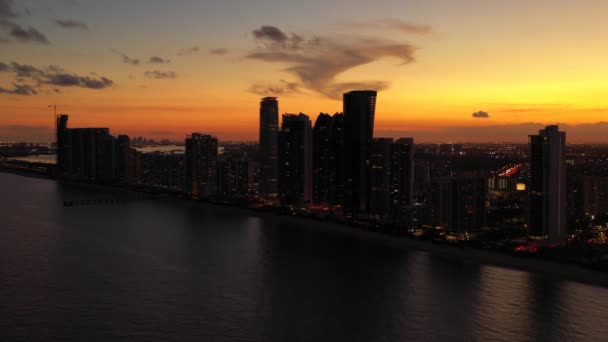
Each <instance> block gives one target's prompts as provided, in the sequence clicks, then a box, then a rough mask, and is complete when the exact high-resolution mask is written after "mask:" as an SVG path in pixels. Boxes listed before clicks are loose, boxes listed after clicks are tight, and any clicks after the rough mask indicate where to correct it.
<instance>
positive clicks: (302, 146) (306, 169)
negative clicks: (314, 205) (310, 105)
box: [279, 113, 312, 208]
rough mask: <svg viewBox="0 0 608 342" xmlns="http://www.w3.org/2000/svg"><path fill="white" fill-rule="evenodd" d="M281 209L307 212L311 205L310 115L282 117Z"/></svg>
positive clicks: (280, 139)
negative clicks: (301, 209) (304, 209)
mask: <svg viewBox="0 0 608 342" xmlns="http://www.w3.org/2000/svg"><path fill="white" fill-rule="evenodd" d="M279 196H280V198H281V205H289V206H295V207H298V208H305V207H306V206H307V205H310V204H311V202H312V127H311V125H310V119H309V118H308V116H307V115H305V114H302V113H300V114H299V115H295V114H283V123H282V125H281V131H280V132H279Z"/></svg>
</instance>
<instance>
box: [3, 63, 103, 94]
mask: <svg viewBox="0 0 608 342" xmlns="http://www.w3.org/2000/svg"><path fill="white" fill-rule="evenodd" d="M0 73H12V74H13V75H14V77H15V81H18V82H22V83H21V84H18V83H13V89H6V88H2V90H0V93H3V94H14V95H36V94H38V92H39V89H38V88H40V87H44V86H53V87H79V88H88V89H104V88H108V87H111V86H114V82H113V81H112V80H110V79H109V78H106V77H97V78H96V77H89V76H81V75H78V74H75V73H71V72H68V71H66V70H64V69H63V68H61V67H58V66H54V65H49V66H47V67H44V68H38V67H35V66H32V65H28V64H20V63H17V62H11V63H2V62H0ZM23 82H28V83H23Z"/></svg>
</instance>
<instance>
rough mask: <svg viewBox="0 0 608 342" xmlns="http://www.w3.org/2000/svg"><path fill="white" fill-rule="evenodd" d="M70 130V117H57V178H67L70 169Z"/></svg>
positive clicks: (63, 115) (62, 115) (64, 115)
mask: <svg viewBox="0 0 608 342" xmlns="http://www.w3.org/2000/svg"><path fill="white" fill-rule="evenodd" d="M67 128H68V115H67V114H61V115H57V123H56V127H55V133H56V140H55V141H56V142H57V159H56V165H57V178H59V179H63V178H65V177H66V174H67V172H68V169H69V168H70V164H71V161H70V158H71V154H70V153H71V152H70V146H68V141H67V139H68V136H67V134H66V130H67Z"/></svg>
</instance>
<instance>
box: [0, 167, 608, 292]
mask: <svg viewBox="0 0 608 342" xmlns="http://www.w3.org/2000/svg"><path fill="white" fill-rule="evenodd" d="M0 172H3V173H8V174H13V175H17V176H22V177H29V178H39V179H46V180H55V179H53V178H50V177H44V176H42V175H37V174H32V173H23V172H10V171H9V170H0ZM55 181H56V182H58V181H57V180H55ZM58 183H60V184H63V185H65V186H69V187H75V188H85V189H88V190H92V191H110V192H123V193H137V194H148V195H155V194H151V193H148V192H146V191H143V190H141V189H140V190H138V189H134V188H124V187H118V186H109V185H99V184H87V183H73V182H66V183H63V182H58ZM158 195H163V196H162V197H159V198H157V199H158V200H160V201H167V200H168V201H173V202H181V201H188V202H192V203H197V204H199V205H201V206H204V207H207V208H212V209H213V210H219V211H223V212H227V213H239V214H242V215H246V216H253V217H258V218H261V219H269V220H275V221H278V222H285V223H293V224H298V225H301V226H305V227H306V228H307V229H315V230H318V231H324V232H330V233H336V234H340V235H344V236H348V237H355V238H359V239H362V240H368V241H373V242H376V243H382V244H385V245H388V246H390V247H393V248H402V249H409V250H416V251H422V252H426V253H429V254H431V255H433V256H438V257H441V258H449V259H451V260H459V261H461V262H472V263H476V264H479V265H492V266H498V267H503V268H507V269H513V270H519V271H525V272H531V273H539V274H545V275H548V276H553V277H556V278H559V279H563V280H569V281H575V282H579V283H584V284H588V285H594V286H602V287H606V288H608V273H606V272H602V271H597V270H592V269H586V268H583V267H582V266H580V265H577V264H572V263H561V262H558V261H555V260H547V259H540V258H533V257H517V256H513V255H509V254H503V253H500V252H493V251H487V250H482V249H475V248H470V247H464V248H456V247H453V246H448V245H440V244H435V243H432V242H431V241H419V240H414V239H412V238H409V237H407V236H394V235H388V234H384V233H380V232H374V231H369V230H365V229H362V228H358V227H354V226H350V225H347V224H341V223H339V222H332V221H322V220H315V219H312V218H307V217H297V216H287V215H281V214H277V213H273V212H265V211H259V210H255V209H251V208H244V207H239V206H234V205H228V204H219V203H212V202H204V201H196V200H192V199H187V198H179V197H177V196H172V195H168V194H158Z"/></svg>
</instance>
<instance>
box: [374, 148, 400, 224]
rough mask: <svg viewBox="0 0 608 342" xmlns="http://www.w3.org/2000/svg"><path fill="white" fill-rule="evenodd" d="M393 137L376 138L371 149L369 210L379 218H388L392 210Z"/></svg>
mask: <svg viewBox="0 0 608 342" xmlns="http://www.w3.org/2000/svg"><path fill="white" fill-rule="evenodd" d="M393 143H394V141H393V139H391V138H376V139H374V141H373V143H372V146H371V151H370V158H369V160H370V170H369V172H370V175H369V179H370V194H369V212H370V214H372V215H374V216H376V217H379V218H388V217H389V215H390V212H391V208H390V197H391V192H392V190H393V189H392V182H391V177H392V172H391V171H392V170H391V159H392V156H391V145H392V144H393Z"/></svg>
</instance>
